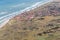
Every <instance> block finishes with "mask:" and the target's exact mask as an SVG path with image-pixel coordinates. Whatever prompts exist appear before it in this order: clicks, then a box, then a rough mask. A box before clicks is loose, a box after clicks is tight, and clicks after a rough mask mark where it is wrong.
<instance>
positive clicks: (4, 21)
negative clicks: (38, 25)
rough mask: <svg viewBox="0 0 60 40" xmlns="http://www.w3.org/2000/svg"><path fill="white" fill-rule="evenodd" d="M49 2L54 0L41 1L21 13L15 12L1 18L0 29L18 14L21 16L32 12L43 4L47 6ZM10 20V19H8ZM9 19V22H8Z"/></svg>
mask: <svg viewBox="0 0 60 40" xmlns="http://www.w3.org/2000/svg"><path fill="white" fill-rule="evenodd" d="M48 2H52V0H49V1H48V0H44V1H40V2H37V3H36V4H34V5H32V6H31V7H27V8H25V9H24V10H21V11H18V12H13V13H11V14H8V15H5V16H3V17H0V28H1V27H2V26H3V25H5V24H6V23H7V22H8V20H9V19H11V18H13V17H14V16H16V15H18V14H21V13H23V12H25V11H30V10H32V9H35V8H37V7H39V6H41V5H43V4H46V3H48ZM7 18H8V19H7ZM6 19H7V20H6Z"/></svg>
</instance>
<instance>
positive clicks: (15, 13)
mask: <svg viewBox="0 0 60 40" xmlns="http://www.w3.org/2000/svg"><path fill="white" fill-rule="evenodd" d="M15 15H17V12H14V13H12V14H9V15H5V16H2V17H0V20H2V19H4V18H7V17H10V16H15Z"/></svg>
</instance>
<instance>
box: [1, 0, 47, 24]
mask: <svg viewBox="0 0 60 40" xmlns="http://www.w3.org/2000/svg"><path fill="white" fill-rule="evenodd" d="M47 1H48V0H0V24H1V23H3V22H4V21H6V19H9V18H10V17H12V16H14V15H16V14H18V11H21V10H23V9H25V8H27V7H30V6H32V5H34V4H35V3H37V2H42V3H44V2H47Z"/></svg>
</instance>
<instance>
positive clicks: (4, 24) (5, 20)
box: [0, 19, 9, 28]
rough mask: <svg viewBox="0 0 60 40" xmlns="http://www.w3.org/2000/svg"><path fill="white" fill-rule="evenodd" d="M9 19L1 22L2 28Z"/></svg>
mask: <svg viewBox="0 0 60 40" xmlns="http://www.w3.org/2000/svg"><path fill="white" fill-rule="evenodd" d="M8 21H9V19H5V20H4V22H3V23H1V24H0V28H2V27H3V26H4V25H5V24H6V23H7V22H8Z"/></svg>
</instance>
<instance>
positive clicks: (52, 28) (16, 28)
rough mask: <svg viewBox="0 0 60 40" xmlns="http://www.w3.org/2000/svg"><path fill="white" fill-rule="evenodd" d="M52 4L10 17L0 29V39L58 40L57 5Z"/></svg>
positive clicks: (59, 38) (59, 32)
mask: <svg viewBox="0 0 60 40" xmlns="http://www.w3.org/2000/svg"><path fill="white" fill-rule="evenodd" d="M54 4H55V3H54ZM54 4H53V3H50V4H49V5H47V6H43V7H38V8H36V9H34V10H32V11H29V12H24V13H23V14H21V15H18V16H16V17H14V18H13V19H11V20H10V21H9V22H8V23H7V24H6V25H5V26H4V27H2V28H1V29H0V40H60V15H58V14H60V12H59V10H58V9H59V5H56V7H55V5H54ZM58 4H59V3H58ZM45 7H46V8H45ZM40 8H41V9H40ZM46 13H47V14H46Z"/></svg>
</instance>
